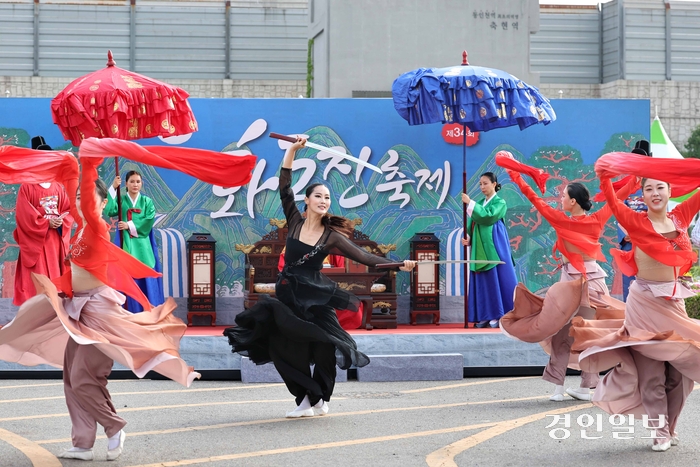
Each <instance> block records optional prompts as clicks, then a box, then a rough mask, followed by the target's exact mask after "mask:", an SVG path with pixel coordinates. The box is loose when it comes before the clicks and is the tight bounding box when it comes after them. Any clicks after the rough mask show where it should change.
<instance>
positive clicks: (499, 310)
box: [469, 221, 518, 323]
mask: <svg viewBox="0 0 700 467" xmlns="http://www.w3.org/2000/svg"><path fill="white" fill-rule="evenodd" d="M492 232H493V243H494V246H495V247H496V253H498V257H499V258H500V260H501V261H504V262H505V264H499V265H497V266H496V267H493V268H491V269H489V270H487V271H483V272H474V271H471V273H470V276H469V322H470V323H478V322H479V321H490V320H493V319H500V318H501V317H502V316H503V315H504V314H506V313H508V312H509V311H511V310H512V309H513V292H514V290H515V286H516V285H518V281H517V279H516V277H515V268H514V267H513V257H512V254H511V249H510V239H509V238H508V232H507V231H506V226H505V224H504V223H503V221H498V222H496V223H495V224H494V226H493V231H492Z"/></svg>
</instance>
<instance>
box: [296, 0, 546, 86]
mask: <svg viewBox="0 0 700 467" xmlns="http://www.w3.org/2000/svg"><path fill="white" fill-rule="evenodd" d="M309 10H310V12H311V14H310V16H309V21H310V26H309V38H310V39H314V45H313V47H314V49H316V48H317V47H318V48H320V49H321V50H322V51H323V53H318V54H317V53H314V54H313V57H314V64H313V65H314V81H315V86H314V93H313V96H314V97H352V92H353V91H390V90H391V84H392V83H393V81H394V79H395V78H396V77H397V76H398V75H400V74H401V73H404V72H406V71H410V70H412V69H415V68H419V67H447V66H452V65H459V64H460V63H462V55H461V54H462V50H464V49H466V50H467V52H468V53H469V63H471V64H472V65H478V66H486V67H494V68H500V69H504V70H506V71H508V72H510V73H512V74H513V75H515V76H517V77H518V78H521V79H523V80H525V81H527V82H528V83H532V84H535V85H536V84H537V83H538V82H539V78H538V75H537V74H536V73H532V72H531V71H530V65H529V63H530V34H531V33H533V32H536V31H537V29H538V28H539V9H538V2H537V1H536V0H473V1H470V2H464V1H463V0H431V1H430V2H428V1H425V0H385V1H377V0H353V1H352V2H349V1H346V0H310V5H309Z"/></svg>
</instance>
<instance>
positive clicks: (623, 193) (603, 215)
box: [592, 176, 639, 227]
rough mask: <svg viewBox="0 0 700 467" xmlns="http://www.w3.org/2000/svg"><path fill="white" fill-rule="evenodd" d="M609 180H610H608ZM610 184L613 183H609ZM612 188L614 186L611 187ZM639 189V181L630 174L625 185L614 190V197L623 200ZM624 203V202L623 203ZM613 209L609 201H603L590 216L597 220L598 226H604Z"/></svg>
mask: <svg viewBox="0 0 700 467" xmlns="http://www.w3.org/2000/svg"><path fill="white" fill-rule="evenodd" d="M608 181H610V180H608ZM611 186H613V184H612V183H611ZM613 189H614V188H613ZM638 189H639V182H638V181H637V177H633V176H631V177H630V179H629V180H628V181H627V183H626V184H625V186H623V187H622V188H620V189H619V190H618V191H616V192H615V198H617V199H618V200H619V201H624V200H626V199H627V198H629V195H631V194H632V193H634V192H635V191H637V190H638ZM623 204H624V203H623ZM612 214H613V211H612V208H611V207H610V203H605V205H603V207H602V208H600V209H598V210H597V211H596V212H595V213H594V214H592V216H594V217H595V219H596V220H597V221H598V223H599V224H600V226H601V227H602V226H604V225H605V224H606V223H607V222H608V220H609V219H610V216H612Z"/></svg>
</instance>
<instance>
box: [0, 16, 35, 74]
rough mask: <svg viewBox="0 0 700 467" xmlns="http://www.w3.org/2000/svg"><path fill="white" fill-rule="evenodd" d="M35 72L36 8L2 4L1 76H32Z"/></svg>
mask: <svg viewBox="0 0 700 467" xmlns="http://www.w3.org/2000/svg"><path fill="white" fill-rule="evenodd" d="M33 70H34V6H33V5H15V4H0V74H3V75H5V76H31V75H32V73H33Z"/></svg>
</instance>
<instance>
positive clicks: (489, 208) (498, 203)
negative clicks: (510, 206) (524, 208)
mask: <svg viewBox="0 0 700 467" xmlns="http://www.w3.org/2000/svg"><path fill="white" fill-rule="evenodd" d="M506 211H507V206H506V202H505V201H504V200H503V199H502V198H500V197H499V196H497V195H496V196H494V197H493V199H491V201H489V203H488V204H487V205H486V206H484V205H483V204H478V203H475V204H474V209H473V211H472V215H471V216H470V219H471V220H472V222H475V223H477V224H479V225H493V224H495V223H496V222H498V221H499V220H501V219H503V218H504V217H505V215H506Z"/></svg>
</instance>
